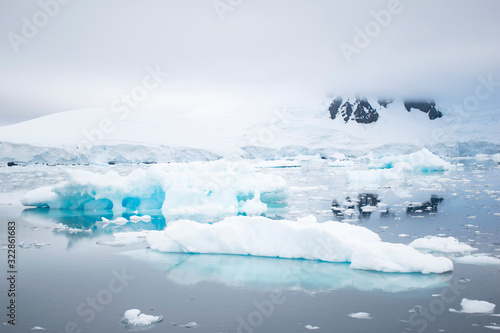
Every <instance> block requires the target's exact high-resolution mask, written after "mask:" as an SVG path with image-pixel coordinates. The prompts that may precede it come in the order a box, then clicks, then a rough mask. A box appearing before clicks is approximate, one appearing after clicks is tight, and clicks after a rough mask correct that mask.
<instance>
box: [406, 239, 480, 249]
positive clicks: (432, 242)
mask: <svg viewBox="0 0 500 333" xmlns="http://www.w3.org/2000/svg"><path fill="white" fill-rule="evenodd" d="M409 246H411V247H414V248H416V249H422V250H429V251H433V252H443V253H470V252H472V251H476V250H477V249H476V248H474V247H472V246H470V245H468V244H465V243H461V242H459V241H458V240H457V239H456V238H454V237H436V236H425V237H423V238H418V239H415V240H414V241H413V242H411V243H410V244H409Z"/></svg>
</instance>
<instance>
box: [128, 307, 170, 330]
mask: <svg viewBox="0 0 500 333" xmlns="http://www.w3.org/2000/svg"><path fill="white" fill-rule="evenodd" d="M162 320H163V316H151V315H147V314H144V313H141V311H140V310H138V309H130V310H127V311H125V314H124V315H123V319H122V323H123V324H125V325H131V326H141V327H144V326H149V325H152V324H155V323H159V322H161V321H162Z"/></svg>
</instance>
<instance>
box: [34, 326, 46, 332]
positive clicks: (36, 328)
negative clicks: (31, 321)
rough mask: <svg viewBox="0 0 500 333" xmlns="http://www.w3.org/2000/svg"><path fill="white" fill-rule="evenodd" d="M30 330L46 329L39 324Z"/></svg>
mask: <svg viewBox="0 0 500 333" xmlns="http://www.w3.org/2000/svg"><path fill="white" fill-rule="evenodd" d="M31 330H32V331H46V330H47V329H46V328H43V327H41V326H35V327H32V328H31Z"/></svg>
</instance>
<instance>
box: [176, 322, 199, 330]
mask: <svg viewBox="0 0 500 333" xmlns="http://www.w3.org/2000/svg"><path fill="white" fill-rule="evenodd" d="M172 325H173V326H180V327H185V328H196V327H198V326H200V325H199V324H198V323H197V322H195V321H192V322H190V323H187V324H177V323H176V322H172Z"/></svg>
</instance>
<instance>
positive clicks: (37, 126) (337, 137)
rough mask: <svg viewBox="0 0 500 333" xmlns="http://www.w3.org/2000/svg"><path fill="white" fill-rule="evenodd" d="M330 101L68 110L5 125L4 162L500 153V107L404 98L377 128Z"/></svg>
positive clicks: (0, 135) (1, 134)
mask: <svg viewBox="0 0 500 333" xmlns="http://www.w3.org/2000/svg"><path fill="white" fill-rule="evenodd" d="M369 101H370V100H369ZM330 102H331V101H325V103H324V105H323V106H322V107H318V106H316V107H311V108H304V107H295V108H291V107H290V108H281V109H272V108H263V107H259V108H256V107H251V106H245V105H239V106H236V107H234V106H233V107H227V108H224V107H221V108H220V109H214V108H212V109H208V108H202V109H200V108H198V109H193V110H188V111H186V110H183V111H182V112H158V111H156V112H153V111H147V110H131V111H130V112H129V113H128V114H123V113H119V112H113V110H111V109H84V110H73V111H67V112H61V113H57V114H52V115H49V116H45V117H41V118H37V119H33V120H30V121H26V122H23V123H18V124H14V125H9V126H4V127H0V144H1V146H0V163H1V164H2V165H5V164H6V163H7V162H11V161H12V162H20V163H34V162H38V163H48V164H57V163H62V164H64V163H94V162H96V163H106V162H111V161H114V162H134V163H135V162H148V161H152V162H167V161H171V160H184V159H185V160H210V159H216V158H218V157H221V156H243V157H264V158H273V157H276V156H281V157H283V156H284V157H286V156H295V155H300V154H316V153H321V154H322V155H327V156H329V155H331V154H334V153H335V152H344V153H348V154H351V155H360V154H364V153H366V152H368V151H371V150H377V149H378V150H380V151H381V152H383V150H384V149H385V148H387V149H388V148H389V147H390V149H391V150H393V151H394V150H395V151H399V152H404V153H408V152H413V151H417V150H420V149H422V148H424V147H427V148H429V149H430V150H431V151H433V152H437V153H439V154H441V155H446V154H452V155H453V154H454V155H463V154H470V152H467V151H466V150H474V149H478V148H481V149H482V150H481V151H477V152H476V153H487V154H493V153H497V152H498V151H499V150H498V144H499V143H500V138H499V136H498V135H497V133H496V130H495V128H497V127H498V126H497V125H495V124H496V123H498V119H497V117H496V114H498V111H497V110H490V111H486V112H476V113H474V115H468V116H467V117H464V116H460V117H457V116H456V114H454V113H452V112H450V113H448V114H447V113H446V111H445V110H446V108H442V107H441V108H440V109H441V110H443V114H444V115H443V117H442V118H439V119H435V120H432V121H431V120H429V117H428V115H427V114H426V113H423V112H419V111H416V112H415V111H412V112H407V111H406V109H405V107H404V104H403V102H402V101H399V102H398V101H395V102H393V103H391V104H389V105H388V106H387V108H382V109H380V110H378V112H379V117H378V120H377V122H376V123H371V124H359V123H356V122H349V123H345V122H344V121H343V120H342V119H341V118H340V117H339V118H338V119H330V114H329V111H328V105H329V103H330ZM115 111H116V110H115ZM481 141H484V142H487V143H488V144H485V143H484V142H483V143H481ZM464 142H465V143H466V147H465V148H463V146H464ZM477 142H479V143H477ZM467 145H469V146H467ZM384 147H385V148H384ZM457 147H458V148H457ZM179 156H182V157H179Z"/></svg>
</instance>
